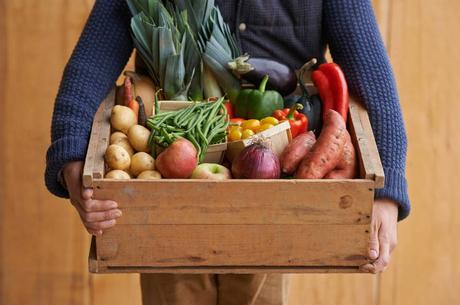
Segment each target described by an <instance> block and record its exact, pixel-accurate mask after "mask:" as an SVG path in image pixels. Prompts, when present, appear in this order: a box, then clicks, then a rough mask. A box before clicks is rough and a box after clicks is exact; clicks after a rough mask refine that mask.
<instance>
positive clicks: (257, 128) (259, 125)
mask: <svg viewBox="0 0 460 305" xmlns="http://www.w3.org/2000/svg"><path fill="white" fill-rule="evenodd" d="M230 124H231V125H230V127H229V128H228V131H227V134H228V141H229V142H234V141H239V140H245V139H249V138H250V137H252V136H253V135H255V134H257V133H261V132H263V131H265V130H268V129H270V128H272V127H274V126H276V125H278V124H279V120H278V119H276V118H274V117H265V118H263V119H262V120H260V121H259V120H256V119H249V120H244V119H232V120H231V121H230Z"/></svg>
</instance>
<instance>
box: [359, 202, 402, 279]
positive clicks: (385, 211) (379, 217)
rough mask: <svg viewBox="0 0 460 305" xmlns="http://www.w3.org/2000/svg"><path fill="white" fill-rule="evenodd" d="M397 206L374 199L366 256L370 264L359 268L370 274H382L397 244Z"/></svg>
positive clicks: (394, 203) (393, 203)
mask: <svg viewBox="0 0 460 305" xmlns="http://www.w3.org/2000/svg"><path fill="white" fill-rule="evenodd" d="M397 224H398V204H397V203H396V202H394V201H392V200H389V199H376V200H375V201H374V208H373V211H372V223H371V234H370V240H369V252H368V256H369V258H370V259H371V262H370V263H368V264H365V265H363V266H361V267H360V269H361V270H362V271H365V272H370V273H374V274H375V273H378V272H383V271H385V269H386V268H387V267H388V264H389V263H390V256H391V253H392V252H393V250H394V248H395V247H396V244H397Z"/></svg>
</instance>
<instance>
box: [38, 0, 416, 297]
mask: <svg viewBox="0 0 460 305" xmlns="http://www.w3.org/2000/svg"><path fill="white" fill-rule="evenodd" d="M216 3H217V5H218V6H219V8H220V10H221V12H222V14H223V16H224V19H225V20H226V21H227V22H228V23H229V25H230V27H231V29H232V30H233V31H234V32H235V33H236V36H237V39H238V41H239V43H240V44H241V47H242V49H243V50H244V51H245V52H248V53H250V54H251V55H254V56H259V57H270V58H274V59H277V60H279V61H281V62H284V63H286V64H288V65H289V66H290V67H292V68H299V67H300V66H302V63H303V62H305V60H306V59H307V58H313V57H314V58H320V59H321V58H324V52H325V49H326V46H328V47H329V49H330V51H331V55H332V57H333V59H334V61H335V62H337V63H338V64H339V65H340V66H341V67H342V68H343V70H344V72H345V75H346V77H347V81H348V84H349V87H350V90H351V92H352V93H353V94H355V95H356V96H357V97H358V98H359V99H361V100H362V101H363V102H364V103H365V105H366V107H367V109H368V112H369V116H370V120H371V124H372V128H373V131H374V134H375V137H376V142H377V146H378V149H379V153H380V156H381V159H382V163H383V167H384V171H385V176H386V182H385V187H384V188H383V189H381V190H376V197H375V202H374V208H373V216H372V224H371V239H370V242H369V253H368V256H369V258H370V260H371V263H369V264H366V265H364V266H362V270H364V271H367V272H371V273H377V272H381V271H383V270H385V269H386V268H387V266H388V264H389V261H390V255H391V253H392V251H393V249H394V248H395V246H396V241H397V222H398V221H400V220H402V219H404V218H406V217H407V216H408V215H409V211H410V203H409V198H408V194H407V183H406V178H405V165H406V150H407V139H406V133H405V128H404V122H403V118H402V114H401V108H400V104H399V98H398V93H397V89H396V84H395V79H394V76H393V72H392V69H391V65H390V63H389V60H388V56H387V54H386V50H385V47H384V44H383V42H382V39H381V36H380V33H379V30H378V26H377V23H376V19H375V16H374V12H373V8H372V4H371V2H370V0H307V1H286V0H283V1H282V0H251V1H237V0H226V1H223V0H221V1H216ZM130 18H131V15H130V13H129V10H128V7H127V4H126V2H125V0H112V1H104V0H96V2H95V5H94V8H93V10H92V12H91V15H90V16H89V19H88V21H87V23H86V26H85V28H84V30H83V33H82V35H81V37H80V40H79V42H78V44H77V46H76V48H75V50H74V52H73V54H72V57H71V58H70V60H69V62H68V64H67V66H66V68H65V71H64V75H63V79H62V82H61V86H60V89H59V93H58V95H57V98H56V103H55V108H54V114H53V122H52V136H51V138H52V144H51V146H50V148H49V150H48V153H47V167H46V173H45V180H46V185H47V187H48V189H49V190H50V192H52V193H53V194H54V195H56V196H59V197H64V198H70V201H71V203H72V204H73V205H74V207H75V208H76V210H77V211H78V213H79V215H80V217H81V219H82V222H83V224H84V226H85V227H86V229H87V230H88V232H89V233H90V234H94V235H97V234H102V233H103V231H104V230H107V229H109V228H111V227H113V226H114V225H115V224H116V219H117V218H118V217H120V216H121V215H122V213H121V211H120V210H119V209H117V207H118V205H117V203H116V202H114V201H110V200H97V199H93V198H92V194H93V191H92V190H91V189H85V188H83V186H82V181H81V174H82V168H83V160H84V158H85V154H86V149H87V145H88V141H89V135H90V130H91V124H92V119H93V117H94V114H95V112H96V110H97V108H98V106H99V104H100V102H101V101H102V100H103V99H104V97H105V96H106V95H107V93H108V92H109V90H110V89H111V87H112V86H113V83H114V82H115V81H116V79H117V77H118V76H119V74H120V73H121V72H122V70H123V68H124V66H125V65H126V63H127V61H128V59H129V57H130V55H131V53H132V51H133V42H132V38H131V35H130ZM286 283H287V282H286V278H285V277H284V276H280V275H266V274H259V275H212V274H210V275H173V274H164V275H147V274H145V275H144V274H143V275H141V286H142V294H143V302H144V304H155V305H156V304H201V305H206V304H286V293H285V292H286Z"/></svg>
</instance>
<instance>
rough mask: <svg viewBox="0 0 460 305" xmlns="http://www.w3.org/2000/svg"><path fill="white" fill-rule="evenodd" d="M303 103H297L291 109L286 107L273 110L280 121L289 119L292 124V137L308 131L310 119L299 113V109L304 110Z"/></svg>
mask: <svg viewBox="0 0 460 305" xmlns="http://www.w3.org/2000/svg"><path fill="white" fill-rule="evenodd" d="M302 108H303V106H302V105H301V104H295V105H293V106H292V107H291V108H290V109H289V108H285V109H283V110H276V111H275V112H273V116H274V117H275V118H276V119H278V120H279V121H288V122H289V125H290V126H291V134H292V138H295V137H297V136H298V135H300V134H302V133H304V132H305V131H307V126H308V119H307V117H306V116H305V115H304V114H302V113H299V112H298V111H297V110H302Z"/></svg>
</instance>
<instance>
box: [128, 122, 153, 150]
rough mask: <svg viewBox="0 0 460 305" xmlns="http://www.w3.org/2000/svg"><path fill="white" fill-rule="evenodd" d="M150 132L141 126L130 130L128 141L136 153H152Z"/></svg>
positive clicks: (132, 127)
mask: <svg viewBox="0 0 460 305" xmlns="http://www.w3.org/2000/svg"><path fill="white" fill-rule="evenodd" d="M149 137H150V131H149V130H148V129H147V128H145V127H144V126H141V125H134V126H131V128H129V130H128V141H129V143H130V144H131V146H132V147H133V148H134V149H135V150H136V151H142V152H146V153H148V152H150V146H149Z"/></svg>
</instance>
